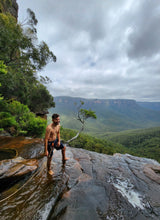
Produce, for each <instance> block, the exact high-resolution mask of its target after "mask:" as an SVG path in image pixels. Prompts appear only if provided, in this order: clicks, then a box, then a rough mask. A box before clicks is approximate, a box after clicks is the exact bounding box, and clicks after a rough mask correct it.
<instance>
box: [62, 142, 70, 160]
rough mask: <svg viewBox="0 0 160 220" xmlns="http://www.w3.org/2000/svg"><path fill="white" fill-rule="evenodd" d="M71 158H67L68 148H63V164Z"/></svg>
mask: <svg viewBox="0 0 160 220" xmlns="http://www.w3.org/2000/svg"><path fill="white" fill-rule="evenodd" d="M68 159H69V158H67V157H66V146H64V147H63V148H62V161H63V163H64V162H65V161H66V160H68Z"/></svg>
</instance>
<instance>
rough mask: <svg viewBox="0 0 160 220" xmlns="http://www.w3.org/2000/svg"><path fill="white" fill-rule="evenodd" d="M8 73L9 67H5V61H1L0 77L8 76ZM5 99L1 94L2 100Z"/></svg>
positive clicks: (0, 98)
mask: <svg viewBox="0 0 160 220" xmlns="http://www.w3.org/2000/svg"><path fill="white" fill-rule="evenodd" d="M6 73H7V67H6V65H4V63H3V61H2V60H0V75H3V74H6ZM0 86H1V83H0ZM2 99H3V97H1V94H0V100H2Z"/></svg>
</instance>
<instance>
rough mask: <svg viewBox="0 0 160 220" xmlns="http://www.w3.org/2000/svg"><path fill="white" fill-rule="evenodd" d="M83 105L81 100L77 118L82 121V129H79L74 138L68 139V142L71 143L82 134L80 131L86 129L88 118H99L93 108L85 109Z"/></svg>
mask: <svg viewBox="0 0 160 220" xmlns="http://www.w3.org/2000/svg"><path fill="white" fill-rule="evenodd" d="M75 104H76V103H75ZM82 105H84V102H83V101H80V105H79V106H78V107H77V117H76V118H77V120H78V121H79V122H80V123H81V129H80V131H78V133H77V134H76V135H75V136H74V137H73V138H71V139H70V140H68V141H67V143H70V142H71V141H73V140H75V139H76V138H77V137H78V136H79V135H80V133H81V132H82V131H83V130H84V127H85V123H86V120H87V119H88V118H93V119H96V118H97V116H96V114H95V112H94V111H92V110H91V109H89V110H87V109H83V108H81V107H82Z"/></svg>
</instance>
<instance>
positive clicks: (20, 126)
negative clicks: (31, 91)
mask: <svg viewBox="0 0 160 220" xmlns="http://www.w3.org/2000/svg"><path fill="white" fill-rule="evenodd" d="M0 107H1V109H2V112H0V127H1V128H3V129H5V130H7V131H9V132H10V133H11V134H12V135H20V134H23V135H24V134H25V135H29V136H38V137H39V136H42V135H43V134H44V131H45V128H46V120H44V119H42V118H40V117H35V114H34V113H32V112H30V110H29V108H28V107H27V106H26V105H23V104H21V103H20V102H18V101H11V102H6V101H4V100H3V101H0Z"/></svg>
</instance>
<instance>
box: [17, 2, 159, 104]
mask: <svg viewBox="0 0 160 220" xmlns="http://www.w3.org/2000/svg"><path fill="white" fill-rule="evenodd" d="M18 3H19V5H20V18H22V17H23V14H24V10H26V8H28V7H29V8H31V9H32V10H33V11H35V13H36V16H37V18H38V21H39V23H38V27H37V28H38V38H39V39H40V40H44V41H46V43H47V44H48V45H49V47H50V49H52V50H53V52H54V53H55V55H56V56H57V62H56V63H53V64H52V63H51V64H49V65H48V66H47V67H46V68H45V69H44V71H43V72H42V73H40V74H43V75H47V76H49V77H50V78H51V80H52V82H53V83H52V84H49V85H48V89H49V91H50V92H51V94H52V95H53V96H58V95H70V96H77V97H86V98H128V99H136V100H154V101H155V100H157V101H160V97H159V94H160V89H159V88H160V86H159V82H160V78H159V76H160V74H159V73H160V64H159V60H160V54H159V51H158V50H159V49H160V43H159V19H160V2H159V1H156V0H155V1H153V0H141V1H136V2H135V1H134V0H119V1H117V0H112V1H105V0H102V1H98V0H82V1H76V0H67V1H66V0H61V1H59V0H46V1H44V0H34V1H28V0H23V2H22V1H21V0H18ZM21 10H22V12H21Z"/></svg>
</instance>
